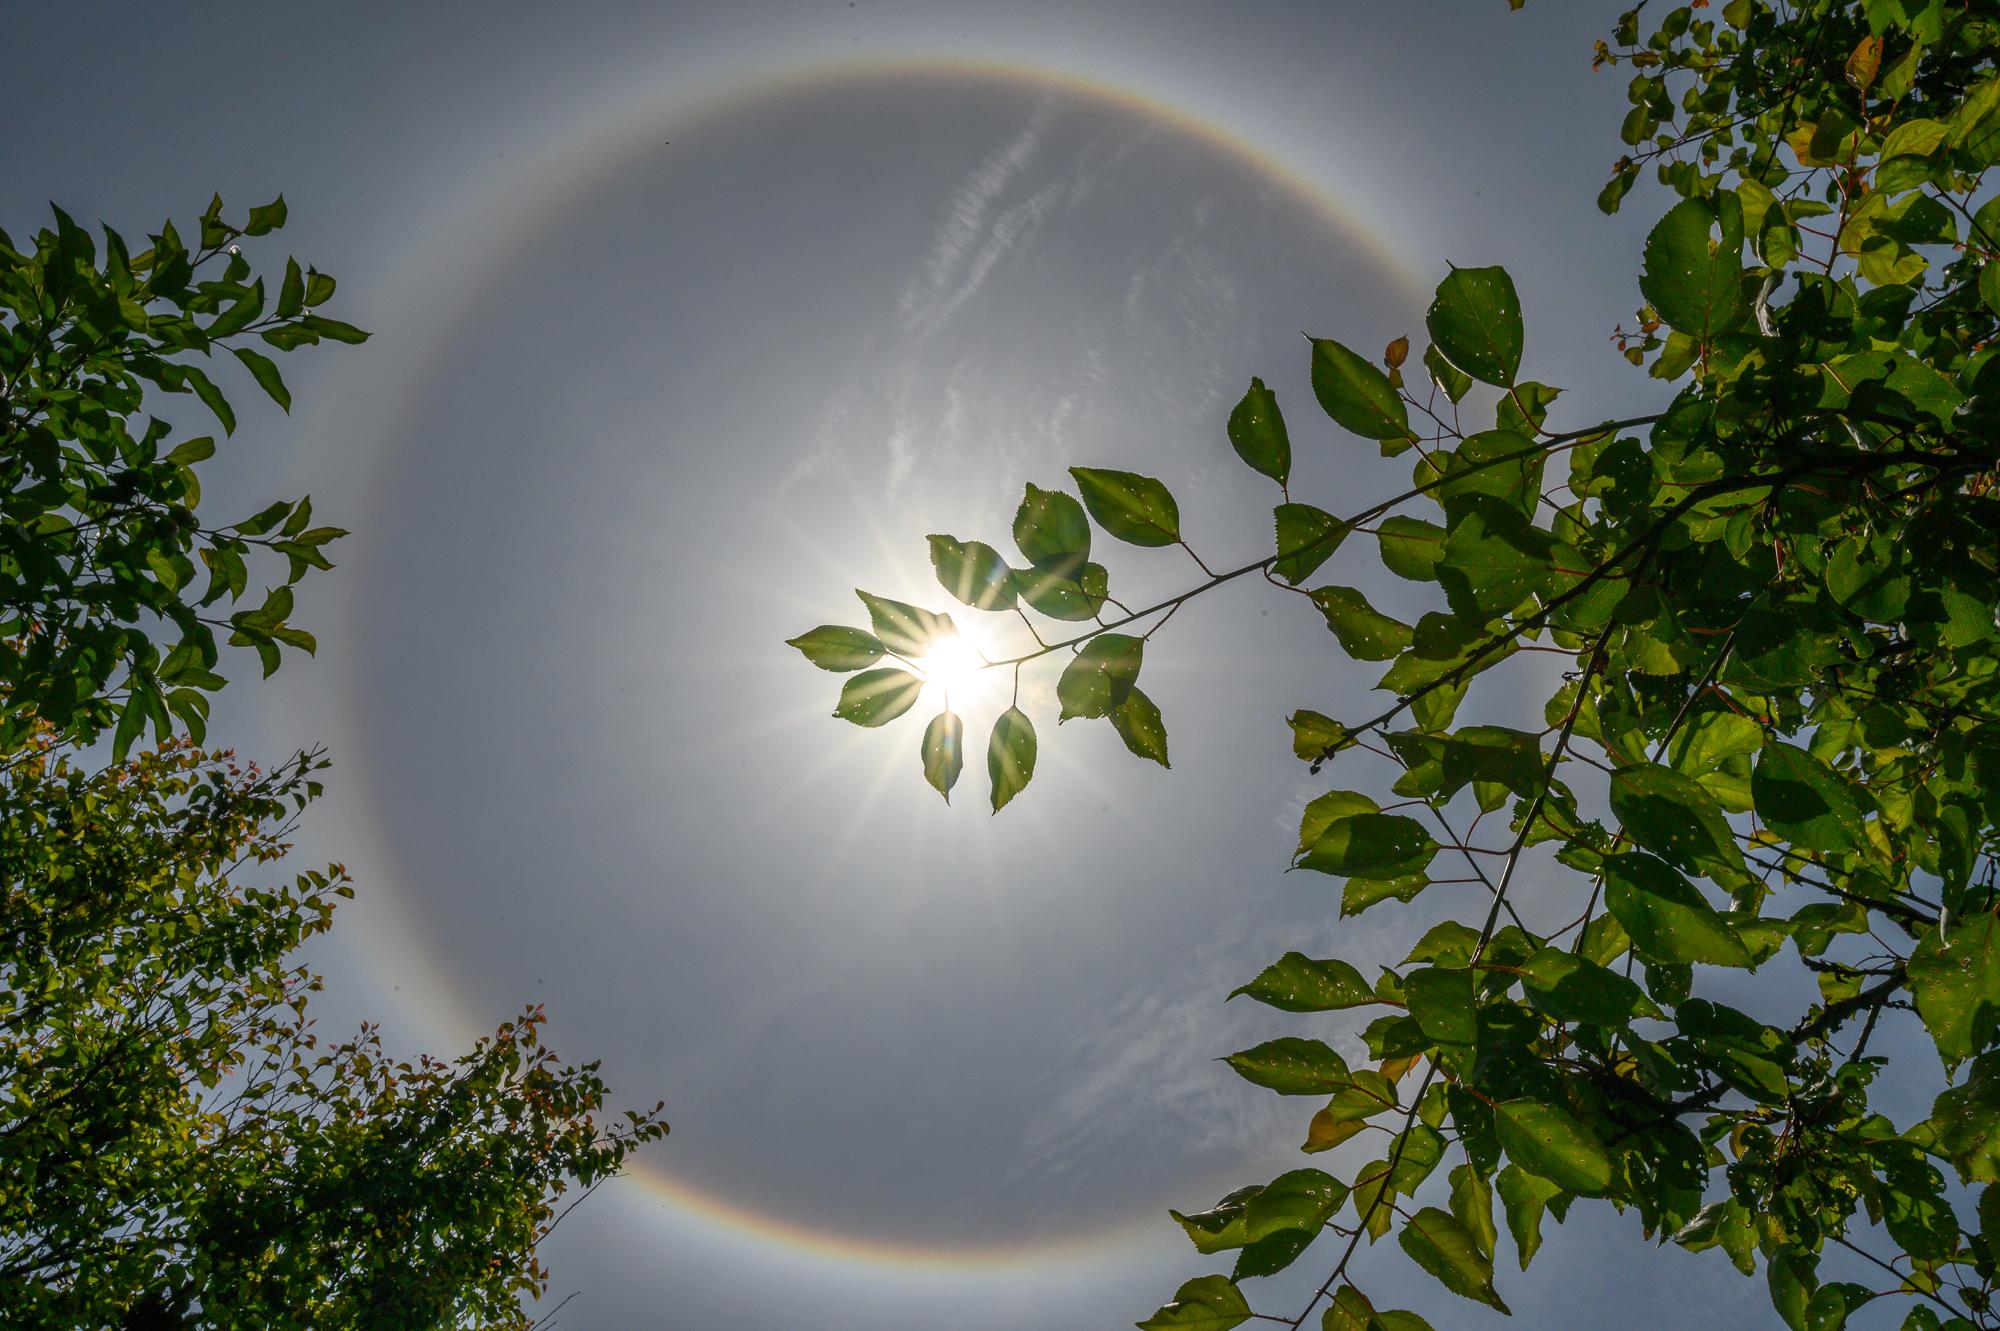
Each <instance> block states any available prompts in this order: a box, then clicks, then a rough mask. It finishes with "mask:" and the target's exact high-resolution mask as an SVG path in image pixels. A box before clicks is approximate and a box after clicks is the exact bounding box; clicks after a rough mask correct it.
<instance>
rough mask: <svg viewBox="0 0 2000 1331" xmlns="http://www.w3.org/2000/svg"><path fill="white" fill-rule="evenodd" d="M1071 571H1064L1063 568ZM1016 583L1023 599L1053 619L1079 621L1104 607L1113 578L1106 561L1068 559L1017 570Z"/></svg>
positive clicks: (1016, 587)
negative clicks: (1089, 561)
mask: <svg viewBox="0 0 2000 1331" xmlns="http://www.w3.org/2000/svg"><path fill="white" fill-rule="evenodd" d="M1065 568H1066V569H1069V570H1071V572H1068V573H1065V572H1062V571H1061V570H1062V569H1065ZM1014 587H1015V589H1016V590H1017V591H1018V592H1019V593H1020V596H1021V599H1022V600H1024V601H1026V602H1027V603H1028V605H1029V606H1030V607H1031V608H1032V609H1035V610H1038V611H1040V612H1041V613H1042V614H1045V615H1047V616H1048V617H1049V618H1050V619H1060V620H1063V621H1065V622H1067V623H1079V622H1081V621H1083V620H1086V619H1095V618H1096V617H1097V613H1098V611H1100V610H1102V609H1104V600H1105V597H1106V596H1107V595H1108V594H1109V592H1110V578H1109V575H1108V574H1106V573H1105V571H1104V565H1102V564H1092V563H1088V562H1085V563H1083V564H1081V565H1078V564H1075V563H1073V562H1071V561H1067V560H1058V561H1056V562H1055V563H1053V564H1050V565H1047V566H1042V565H1037V566H1036V567H1034V568H1026V569H1016V570H1014Z"/></svg>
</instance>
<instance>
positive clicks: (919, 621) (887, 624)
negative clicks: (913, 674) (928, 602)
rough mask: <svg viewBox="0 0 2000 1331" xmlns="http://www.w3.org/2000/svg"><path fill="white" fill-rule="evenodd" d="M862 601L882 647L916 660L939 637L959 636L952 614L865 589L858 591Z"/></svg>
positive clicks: (856, 593)
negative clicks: (937, 612)
mask: <svg viewBox="0 0 2000 1331" xmlns="http://www.w3.org/2000/svg"><path fill="white" fill-rule="evenodd" d="M854 594H855V595H856V596H859V597H860V598H861V604H863V605H865V606H867V607H868V619H869V622H870V623H872V624H873V625H874V627H875V637H876V638H877V639H878V640H879V641H880V642H881V644H882V646H883V647H884V648H885V649H887V650H888V651H891V652H894V653H895V654H896V655H898V656H901V657H904V658H907V659H910V660H914V659H916V658H917V657H920V656H922V655H923V654H924V653H926V652H928V651H929V650H930V649H931V644H932V643H935V642H936V641H937V640H938V639H939V638H950V637H956V636H957V634H958V626H957V625H955V624H953V623H952V622H951V616H949V615H940V614H935V613H933V612H931V611H929V610H925V609H923V608H922V607H920V606H914V605H910V604H909V603H908V602H905V601H892V600H890V599H889V598H888V597H886V596H875V595H872V594H871V593H868V592H864V591H856V592H855V593H854Z"/></svg>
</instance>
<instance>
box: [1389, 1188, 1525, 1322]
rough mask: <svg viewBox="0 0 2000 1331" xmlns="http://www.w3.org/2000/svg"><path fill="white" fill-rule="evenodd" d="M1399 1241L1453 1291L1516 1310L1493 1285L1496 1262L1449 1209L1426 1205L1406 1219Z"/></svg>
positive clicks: (1506, 1310)
mask: <svg viewBox="0 0 2000 1331" xmlns="http://www.w3.org/2000/svg"><path fill="white" fill-rule="evenodd" d="M1396 1242H1397V1243H1398V1244H1399V1245H1401V1247H1402V1249H1403V1251H1404V1252H1406V1253H1408V1254H1409V1256H1410V1260H1411V1261H1413V1262H1415V1263H1416V1264H1417V1265H1418V1266H1421V1267H1422V1268H1423V1269H1424V1270H1426V1271H1428V1272H1429V1273H1430V1274H1431V1275H1432V1276H1433V1277H1435V1278H1436V1279H1437V1281H1438V1282H1439V1283H1440V1284H1442V1285H1443V1286H1444V1287H1445V1288H1446V1289H1448V1290H1450V1291H1451V1292H1452V1293H1454V1294H1457V1295H1459V1296H1460V1297H1462V1298H1467V1299H1471V1300H1473V1301H1474V1302H1477V1303H1483V1304H1485V1305H1487V1306H1488V1307H1490V1308H1495V1309H1498V1310H1499V1311H1500V1312H1503V1313H1507V1312H1511V1311H1512V1310H1511V1309H1509V1308H1508V1307H1507V1305H1506V1303H1505V1302H1503V1301H1502V1300H1501V1298H1500V1293H1499V1291H1498V1290H1496V1289H1494V1288H1493V1263H1492V1261H1491V1260H1489V1259H1488V1258H1487V1257H1486V1256H1485V1255H1484V1254H1483V1253H1481V1252H1480V1251H1479V1243H1478V1240H1476V1239H1475V1238H1473V1236H1472V1234H1471V1232H1470V1231H1469V1230H1467V1229H1466V1227H1465V1226H1464V1225H1461V1224H1459V1223H1458V1221H1457V1220H1455V1219H1453V1218H1452V1216H1451V1215H1450V1214H1449V1213H1448V1212H1445V1211H1440V1210H1439V1209H1438V1208H1437V1207H1435V1206H1426V1207H1425V1208H1424V1209H1423V1210H1421V1211H1419V1212H1417V1213H1416V1214H1415V1215H1413V1216H1411V1217H1410V1218H1409V1219H1408V1220H1406V1221H1404V1222H1403V1229H1402V1232H1401V1233H1399V1234H1398V1235H1397V1236H1396Z"/></svg>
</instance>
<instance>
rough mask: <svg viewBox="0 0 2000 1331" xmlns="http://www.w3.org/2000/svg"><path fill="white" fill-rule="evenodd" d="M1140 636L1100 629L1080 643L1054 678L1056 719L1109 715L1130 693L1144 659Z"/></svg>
mask: <svg viewBox="0 0 2000 1331" xmlns="http://www.w3.org/2000/svg"><path fill="white" fill-rule="evenodd" d="M1145 652H1146V643H1145V640H1144V639H1141V638H1133V637H1128V636H1127V635H1125V634H1123V633H1101V634H1099V635H1098V636H1097V637H1095V638H1092V639H1091V640H1090V641H1089V642H1086V643H1084V644H1083V646H1082V647H1080V648H1079V649H1078V650H1077V653H1076V655H1075V656H1074V657H1072V658H1070V663H1069V664H1068V665H1066V666H1064V667H1063V672H1062V677H1061V678H1060V679H1058V680H1057V681H1056V699H1057V701H1058V702H1060V703H1061V704H1062V715H1061V716H1060V717H1059V718H1058V720H1059V721H1067V720H1069V719H1070V718H1071V717H1076V716H1082V717H1102V716H1110V715H1111V714H1112V713H1113V712H1115V711H1116V710H1118V707H1119V706H1120V705H1121V704H1122V703H1123V702H1124V701H1125V700H1126V699H1127V698H1129V697H1131V696H1132V688H1133V686H1134V685H1135V684H1137V683H1138V682H1139V666H1140V664H1141V662H1142V661H1143V660H1144V659H1145Z"/></svg>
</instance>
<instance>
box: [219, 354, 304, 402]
mask: <svg viewBox="0 0 2000 1331" xmlns="http://www.w3.org/2000/svg"><path fill="white" fill-rule="evenodd" d="M230 350H231V351H232V352H234V353H235V354H236V359H238V360H240V361H242V362H243V364H244V365H245V366H246V367H247V368H248V369H249V371H250V374H251V377H252V378H254V379H256V381H257V386H258V387H259V388H262V389H263V390H264V391H265V392H266V393H268V394H269V395H270V398H271V400H272V401H273V402H275V403H277V404H278V405H279V406H280V407H283V408H284V409H285V411H287V412H290V411H291V409H292V394H291V391H290V390H289V389H287V388H286V387H285V380H284V378H283V376H281V375H280V374H279V373H278V367H277V366H276V365H275V364H274V363H272V360H271V358H270V357H269V356H265V355H262V354H260V353H258V352H255V351H252V350H250V348H248V347H231V348H230Z"/></svg>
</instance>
